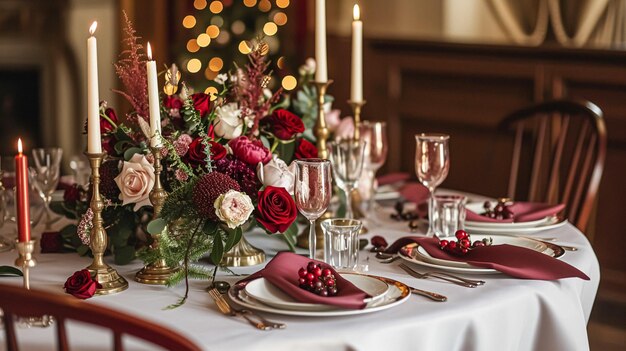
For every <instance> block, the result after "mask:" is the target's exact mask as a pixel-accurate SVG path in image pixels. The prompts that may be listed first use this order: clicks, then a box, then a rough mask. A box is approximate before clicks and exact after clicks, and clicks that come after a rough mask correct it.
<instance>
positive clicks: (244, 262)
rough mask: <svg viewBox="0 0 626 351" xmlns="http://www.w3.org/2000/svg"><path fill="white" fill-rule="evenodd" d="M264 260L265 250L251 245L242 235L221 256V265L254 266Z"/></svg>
mask: <svg viewBox="0 0 626 351" xmlns="http://www.w3.org/2000/svg"><path fill="white" fill-rule="evenodd" d="M263 262H265V252H263V250H261V249H258V248H256V247H254V246H252V245H251V244H250V243H249V242H248V241H247V240H246V238H245V237H244V236H242V237H241V240H239V242H238V243H237V244H236V245H235V246H233V248H232V249H230V250H229V251H228V252H227V253H225V254H224V257H223V258H222V262H221V263H220V265H221V266H226V267H243V266H254V265H257V264H261V263H263Z"/></svg>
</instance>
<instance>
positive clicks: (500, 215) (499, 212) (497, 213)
mask: <svg viewBox="0 0 626 351" xmlns="http://www.w3.org/2000/svg"><path fill="white" fill-rule="evenodd" d="M506 202H507V199H500V200H498V203H497V204H496V206H495V207H494V208H493V209H492V208H491V202H489V201H485V203H484V205H483V208H484V209H485V213H483V216H485V217H489V218H493V219H512V218H513V215H514V214H513V211H511V209H510V208H509V206H507V205H506Z"/></svg>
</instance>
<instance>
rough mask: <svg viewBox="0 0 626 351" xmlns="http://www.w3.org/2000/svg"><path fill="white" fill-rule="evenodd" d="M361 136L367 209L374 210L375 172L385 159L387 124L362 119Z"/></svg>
mask: <svg viewBox="0 0 626 351" xmlns="http://www.w3.org/2000/svg"><path fill="white" fill-rule="evenodd" d="M360 131H361V138H362V139H363V140H365V141H366V142H367V147H366V148H365V160H364V162H365V163H364V165H363V167H364V168H365V170H366V171H367V177H368V178H367V179H368V181H369V183H368V185H370V188H369V196H368V206H367V208H368V210H369V211H370V212H372V211H374V209H375V208H374V207H375V205H376V201H375V200H374V195H375V193H376V172H377V171H378V169H380V167H382V166H383V165H384V164H385V161H386V160H387V147H388V146H387V124H386V123H385V122H370V121H363V123H362V124H361V126H360Z"/></svg>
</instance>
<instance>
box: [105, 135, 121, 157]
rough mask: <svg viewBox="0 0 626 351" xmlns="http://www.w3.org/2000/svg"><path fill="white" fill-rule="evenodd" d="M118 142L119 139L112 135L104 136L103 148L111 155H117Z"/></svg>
mask: <svg viewBox="0 0 626 351" xmlns="http://www.w3.org/2000/svg"><path fill="white" fill-rule="evenodd" d="M116 143H117V140H115V138H113V137H112V136H109V137H104V138H102V149H103V150H104V152H106V153H107V154H108V155H109V156H115V155H116V154H117V152H115V144H116Z"/></svg>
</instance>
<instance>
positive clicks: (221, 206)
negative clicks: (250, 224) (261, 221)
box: [213, 189, 254, 229]
mask: <svg viewBox="0 0 626 351" xmlns="http://www.w3.org/2000/svg"><path fill="white" fill-rule="evenodd" d="M213 206H214V207H215V214H216V215H217V217H218V218H219V219H220V220H221V221H223V222H224V223H226V225H227V226H228V228H230V229H235V228H237V227H239V226H240V225H242V224H244V223H246V221H247V220H248V218H250V214H251V213H252V211H253V210H254V206H253V205H252V200H251V199H250V197H249V196H248V195H246V194H245V193H241V192H239V191H236V190H232V189H231V190H229V191H228V192H227V193H226V194H222V195H220V196H219V197H218V198H217V199H216V200H215V203H214V204H213Z"/></svg>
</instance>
